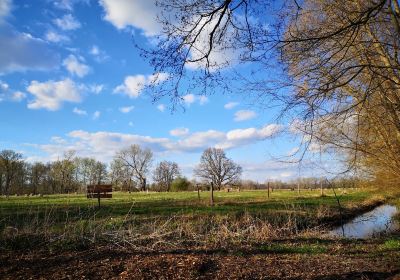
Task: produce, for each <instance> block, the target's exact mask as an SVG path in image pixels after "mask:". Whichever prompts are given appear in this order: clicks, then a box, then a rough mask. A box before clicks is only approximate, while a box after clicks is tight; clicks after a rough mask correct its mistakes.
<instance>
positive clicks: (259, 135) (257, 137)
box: [217, 124, 283, 149]
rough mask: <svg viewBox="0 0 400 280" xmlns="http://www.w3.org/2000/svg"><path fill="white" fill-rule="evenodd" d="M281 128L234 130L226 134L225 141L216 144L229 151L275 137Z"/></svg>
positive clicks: (270, 125)
mask: <svg viewBox="0 0 400 280" xmlns="http://www.w3.org/2000/svg"><path fill="white" fill-rule="evenodd" d="M282 129H283V127H282V126H281V125H278V124H269V125H266V126H264V127H262V128H260V129H257V128H254V127H250V128H245V129H234V130H231V131H229V132H228V133H227V134H226V141H225V142H223V143H220V144H218V145H217V146H218V147H219V148H223V149H229V148H233V147H236V146H242V145H246V144H249V143H252V142H255V141H262V140H265V139H268V138H270V137H272V136H275V135H276V134H278V133H279V132H281V131H282Z"/></svg>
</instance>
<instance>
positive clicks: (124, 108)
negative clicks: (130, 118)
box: [119, 106, 135, 114]
mask: <svg viewBox="0 0 400 280" xmlns="http://www.w3.org/2000/svg"><path fill="white" fill-rule="evenodd" d="M133 108H135V107H134V106H127V107H120V108H119V111H120V112H121V113H125V114H126V113H129V112H130V111H132V110H133Z"/></svg>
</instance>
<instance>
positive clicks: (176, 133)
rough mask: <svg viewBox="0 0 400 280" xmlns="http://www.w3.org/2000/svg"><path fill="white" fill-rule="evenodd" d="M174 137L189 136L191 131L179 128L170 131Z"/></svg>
mask: <svg viewBox="0 0 400 280" xmlns="http://www.w3.org/2000/svg"><path fill="white" fill-rule="evenodd" d="M169 134H170V135H172V136H185V135H187V134H189V129H188V128H186V127H178V128H175V129H172V130H170V131H169Z"/></svg>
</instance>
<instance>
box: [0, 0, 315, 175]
mask: <svg viewBox="0 0 400 280" xmlns="http://www.w3.org/2000/svg"><path fill="white" fill-rule="evenodd" d="M156 15H157V8H156V6H155V5H154V2H153V1H151V0H149V1H142V0H100V1H97V0H56V1H54V0H53V1H51V0H38V1H22V0H21V1H17V0H0V150H2V149H13V150H16V151H18V152H21V153H23V155H24V157H25V159H26V160H27V161H29V162H34V161H53V160H57V159H60V158H62V156H63V153H64V152H65V151H68V150H75V151H76V153H77V155H78V156H88V157H93V158H96V159H98V160H101V161H104V162H110V161H111V160H112V158H113V156H114V155H115V153H116V152H117V151H119V150H120V149H123V148H126V147H128V146H129V145H132V144H139V145H141V146H143V147H148V148H150V149H152V150H153V152H154V165H155V164H156V163H157V162H159V161H161V160H172V161H175V162H177V163H178V164H179V165H180V167H181V169H182V173H183V174H184V175H185V176H188V177H192V170H193V167H195V166H196V164H197V163H198V162H199V159H200V156H201V153H202V151H203V150H204V149H206V148H207V147H217V148H223V149H225V151H226V153H227V155H228V157H230V158H232V159H233V160H234V161H235V162H237V163H239V164H240V165H241V166H242V167H243V176H242V177H243V178H244V179H251V180H255V181H259V182H264V181H265V180H270V179H274V180H289V179H292V178H295V177H297V176H318V175H319V173H318V172H319V171H318V170H317V169H316V168H315V167H314V165H311V164H308V163H304V162H303V163H302V164H301V165H298V164H290V163H288V162H287V161H288V159H287V156H288V155H290V154H293V152H295V151H296V150H297V149H298V146H299V138H298V137H296V135H292V136H291V135H288V134H287V133H283V132H284V131H286V130H287V128H288V126H289V125H290V124H287V123H277V122H276V115H277V112H278V111H277V110H278V109H276V110H259V109H258V108H256V106H254V104H251V103H249V102H248V101H247V99H246V98H245V97H246V95H245V94H243V93H241V92H238V93H236V94H235V93H232V94H229V95H223V94H218V92H216V93H215V94H213V95H209V96H198V95H195V94H192V93H188V94H187V95H185V96H183V99H182V104H181V106H180V107H179V108H178V109H177V110H174V111H172V110H171V104H170V102H169V100H168V99H161V100H159V101H158V102H156V103H153V102H152V99H151V97H150V96H149V95H148V94H146V93H145V92H144V90H143V87H144V85H146V84H148V83H150V82H151V81H152V79H154V76H153V74H154V73H153V72H152V68H151V67H150V65H149V64H148V62H147V61H145V60H143V59H142V58H141V57H140V54H139V51H138V50H137V49H136V48H135V46H134V41H135V42H137V43H139V44H140V45H141V46H144V47H146V46H149V47H150V46H152V44H153V42H152V39H153V38H154V37H153V36H154V35H156V34H157V33H158V32H159V31H160V25H159V24H158V22H157V20H156ZM163 75H165V76H163ZM167 75H168V73H159V76H158V78H159V79H163V78H165V77H167ZM282 160H283V161H284V162H282ZM311 166H312V167H311Z"/></svg>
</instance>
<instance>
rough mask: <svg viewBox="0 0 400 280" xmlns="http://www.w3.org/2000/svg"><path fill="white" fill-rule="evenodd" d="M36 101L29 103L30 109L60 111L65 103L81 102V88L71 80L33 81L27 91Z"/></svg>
mask: <svg viewBox="0 0 400 280" xmlns="http://www.w3.org/2000/svg"><path fill="white" fill-rule="evenodd" d="M26 90H27V91H28V92H29V93H30V94H32V95H33V97H34V99H33V100H31V101H29V103H28V108H29V109H46V110H50V111H56V110H58V109H59V108H60V107H61V105H62V103H63V102H74V103H77V102H80V101H81V93H80V89H79V87H78V86H77V85H76V84H75V83H74V82H73V81H72V80H70V79H65V80H61V81H53V80H50V81H47V82H43V83H41V82H38V81H32V82H31V83H30V85H29V86H28V87H27V89H26Z"/></svg>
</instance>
